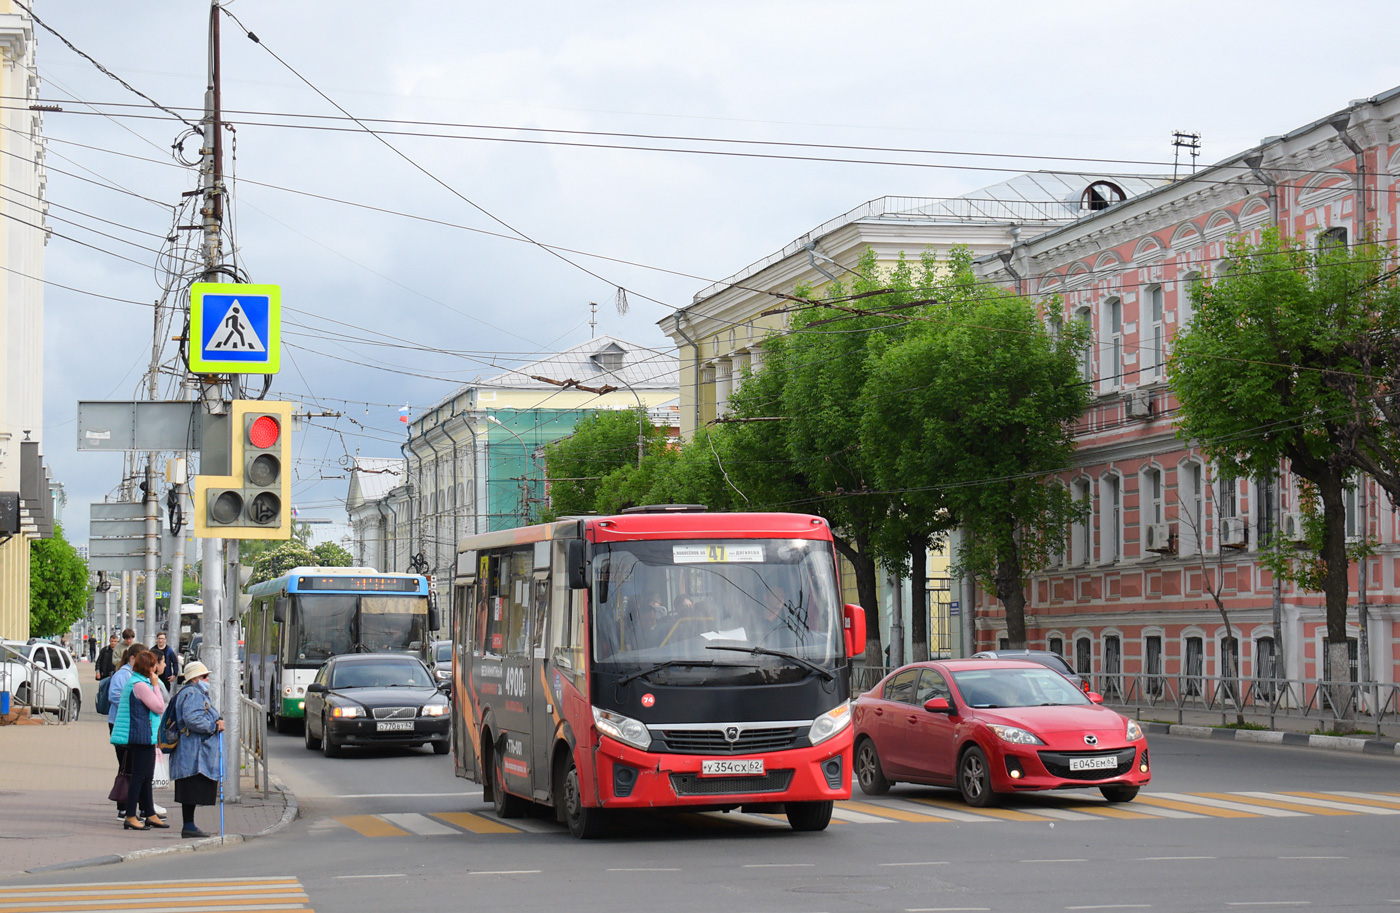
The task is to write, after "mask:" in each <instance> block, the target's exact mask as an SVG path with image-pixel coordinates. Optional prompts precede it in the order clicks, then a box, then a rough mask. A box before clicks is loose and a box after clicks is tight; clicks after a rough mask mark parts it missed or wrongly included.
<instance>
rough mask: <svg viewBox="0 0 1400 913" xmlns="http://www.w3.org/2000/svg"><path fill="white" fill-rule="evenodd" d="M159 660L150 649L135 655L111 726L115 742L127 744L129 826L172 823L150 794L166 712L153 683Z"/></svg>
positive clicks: (151, 825)
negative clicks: (129, 782) (161, 724)
mask: <svg viewBox="0 0 1400 913" xmlns="http://www.w3.org/2000/svg"><path fill="white" fill-rule="evenodd" d="M158 664H159V657H157V656H156V655H155V654H154V653H152V652H151V651H149V650H147V651H145V652H144V653H141V654H140V655H138V656H137V657H136V659H135V661H134V662H133V664H132V672H131V678H130V679H129V680H128V681H127V683H126V686H125V687H124V688H123V689H122V696H121V703H120V704H119V705H118V708H117V719H116V725H115V726H114V727H113V728H112V744H114V745H125V746H126V759H127V770H128V772H129V773H130V776H131V787H130V791H129V792H128V793H127V799H126V815H127V817H126V823H125V827H126V828H127V830H133V831H144V830H146V829H147V828H151V827H169V826H170V825H168V824H166V823H165V822H164V821H162V820H161V818H160V816H159V815H157V814H156V810H155V800H154V799H153V798H152V796H151V782H152V780H154V778H155V772H156V732H157V730H159V729H160V716H161V714H162V713H164V712H165V700H164V699H163V698H162V697H161V692H160V688H159V686H158V685H155V684H153V683H154V682H155V681H156V678H155V674H156V666H157V665H158ZM138 803H139V811H140V815H139V816H138V815H137V811H138ZM142 818H144V819H145V820H144V821H142V820H141V819H142Z"/></svg>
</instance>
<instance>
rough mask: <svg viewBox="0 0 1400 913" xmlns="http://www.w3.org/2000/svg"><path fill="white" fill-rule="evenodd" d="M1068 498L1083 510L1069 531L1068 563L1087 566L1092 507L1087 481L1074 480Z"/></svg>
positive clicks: (1089, 550)
mask: <svg viewBox="0 0 1400 913" xmlns="http://www.w3.org/2000/svg"><path fill="white" fill-rule="evenodd" d="M1070 497H1071V498H1073V499H1074V502H1075V504H1076V505H1078V506H1080V507H1081V509H1082V510H1083V512H1084V513H1083V515H1082V517H1081V519H1078V520H1075V521H1074V523H1073V524H1071V525H1070V529H1069V563H1070V564H1071V565H1081V564H1088V563H1089V562H1090V560H1091V559H1092V556H1093V548H1092V545H1093V537H1092V532H1093V531H1092V526H1093V518H1092V515H1091V514H1090V510H1091V509H1092V506H1093V498H1092V497H1091V494H1090V490H1089V480H1088V479H1076V480H1075V481H1074V482H1073V484H1071V485H1070Z"/></svg>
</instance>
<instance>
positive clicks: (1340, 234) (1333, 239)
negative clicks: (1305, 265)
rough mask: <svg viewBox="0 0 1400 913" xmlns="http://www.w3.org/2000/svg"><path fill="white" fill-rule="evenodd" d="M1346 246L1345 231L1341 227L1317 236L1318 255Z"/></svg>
mask: <svg viewBox="0 0 1400 913" xmlns="http://www.w3.org/2000/svg"><path fill="white" fill-rule="evenodd" d="M1346 246H1347V230H1346V229H1345V228H1342V227H1337V228H1329V229H1327V230H1326V231H1324V232H1320V233H1319V234H1318V236H1317V249H1318V251H1319V252H1320V253H1329V252H1331V251H1337V250H1342V249H1344V248H1345V247H1346Z"/></svg>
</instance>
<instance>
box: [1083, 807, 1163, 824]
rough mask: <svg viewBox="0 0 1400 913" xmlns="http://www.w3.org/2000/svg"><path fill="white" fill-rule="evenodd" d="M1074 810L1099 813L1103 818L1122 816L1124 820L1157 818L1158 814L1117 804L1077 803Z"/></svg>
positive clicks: (1088, 813)
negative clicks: (1128, 808) (1133, 810)
mask: <svg viewBox="0 0 1400 913" xmlns="http://www.w3.org/2000/svg"><path fill="white" fill-rule="evenodd" d="M1074 810H1075V811H1077V812H1083V813H1084V814H1086V815H1098V816H1100V817H1103V818H1122V819H1123V820H1124V821H1133V820H1141V819H1143V818H1156V817H1157V816H1156V815H1144V814H1143V813H1142V812H1130V811H1128V810H1127V809H1126V808H1119V807H1117V806H1115V805H1090V804H1084V805H1076V806H1075V807H1074Z"/></svg>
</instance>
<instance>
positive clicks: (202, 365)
mask: <svg viewBox="0 0 1400 913" xmlns="http://www.w3.org/2000/svg"><path fill="white" fill-rule="evenodd" d="M190 331H191V337H192V338H191V339H190V343H191V346H190V370H191V371H193V372H195V373H196V374H276V373H277V371H278V370H279V369H280V367H281V364H280V362H281V336H282V332H281V331H282V291H281V288H280V287H279V286H276V285H232V284H226V283H220V282H196V283H195V284H194V285H193V286H192V287H191V288H190Z"/></svg>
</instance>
